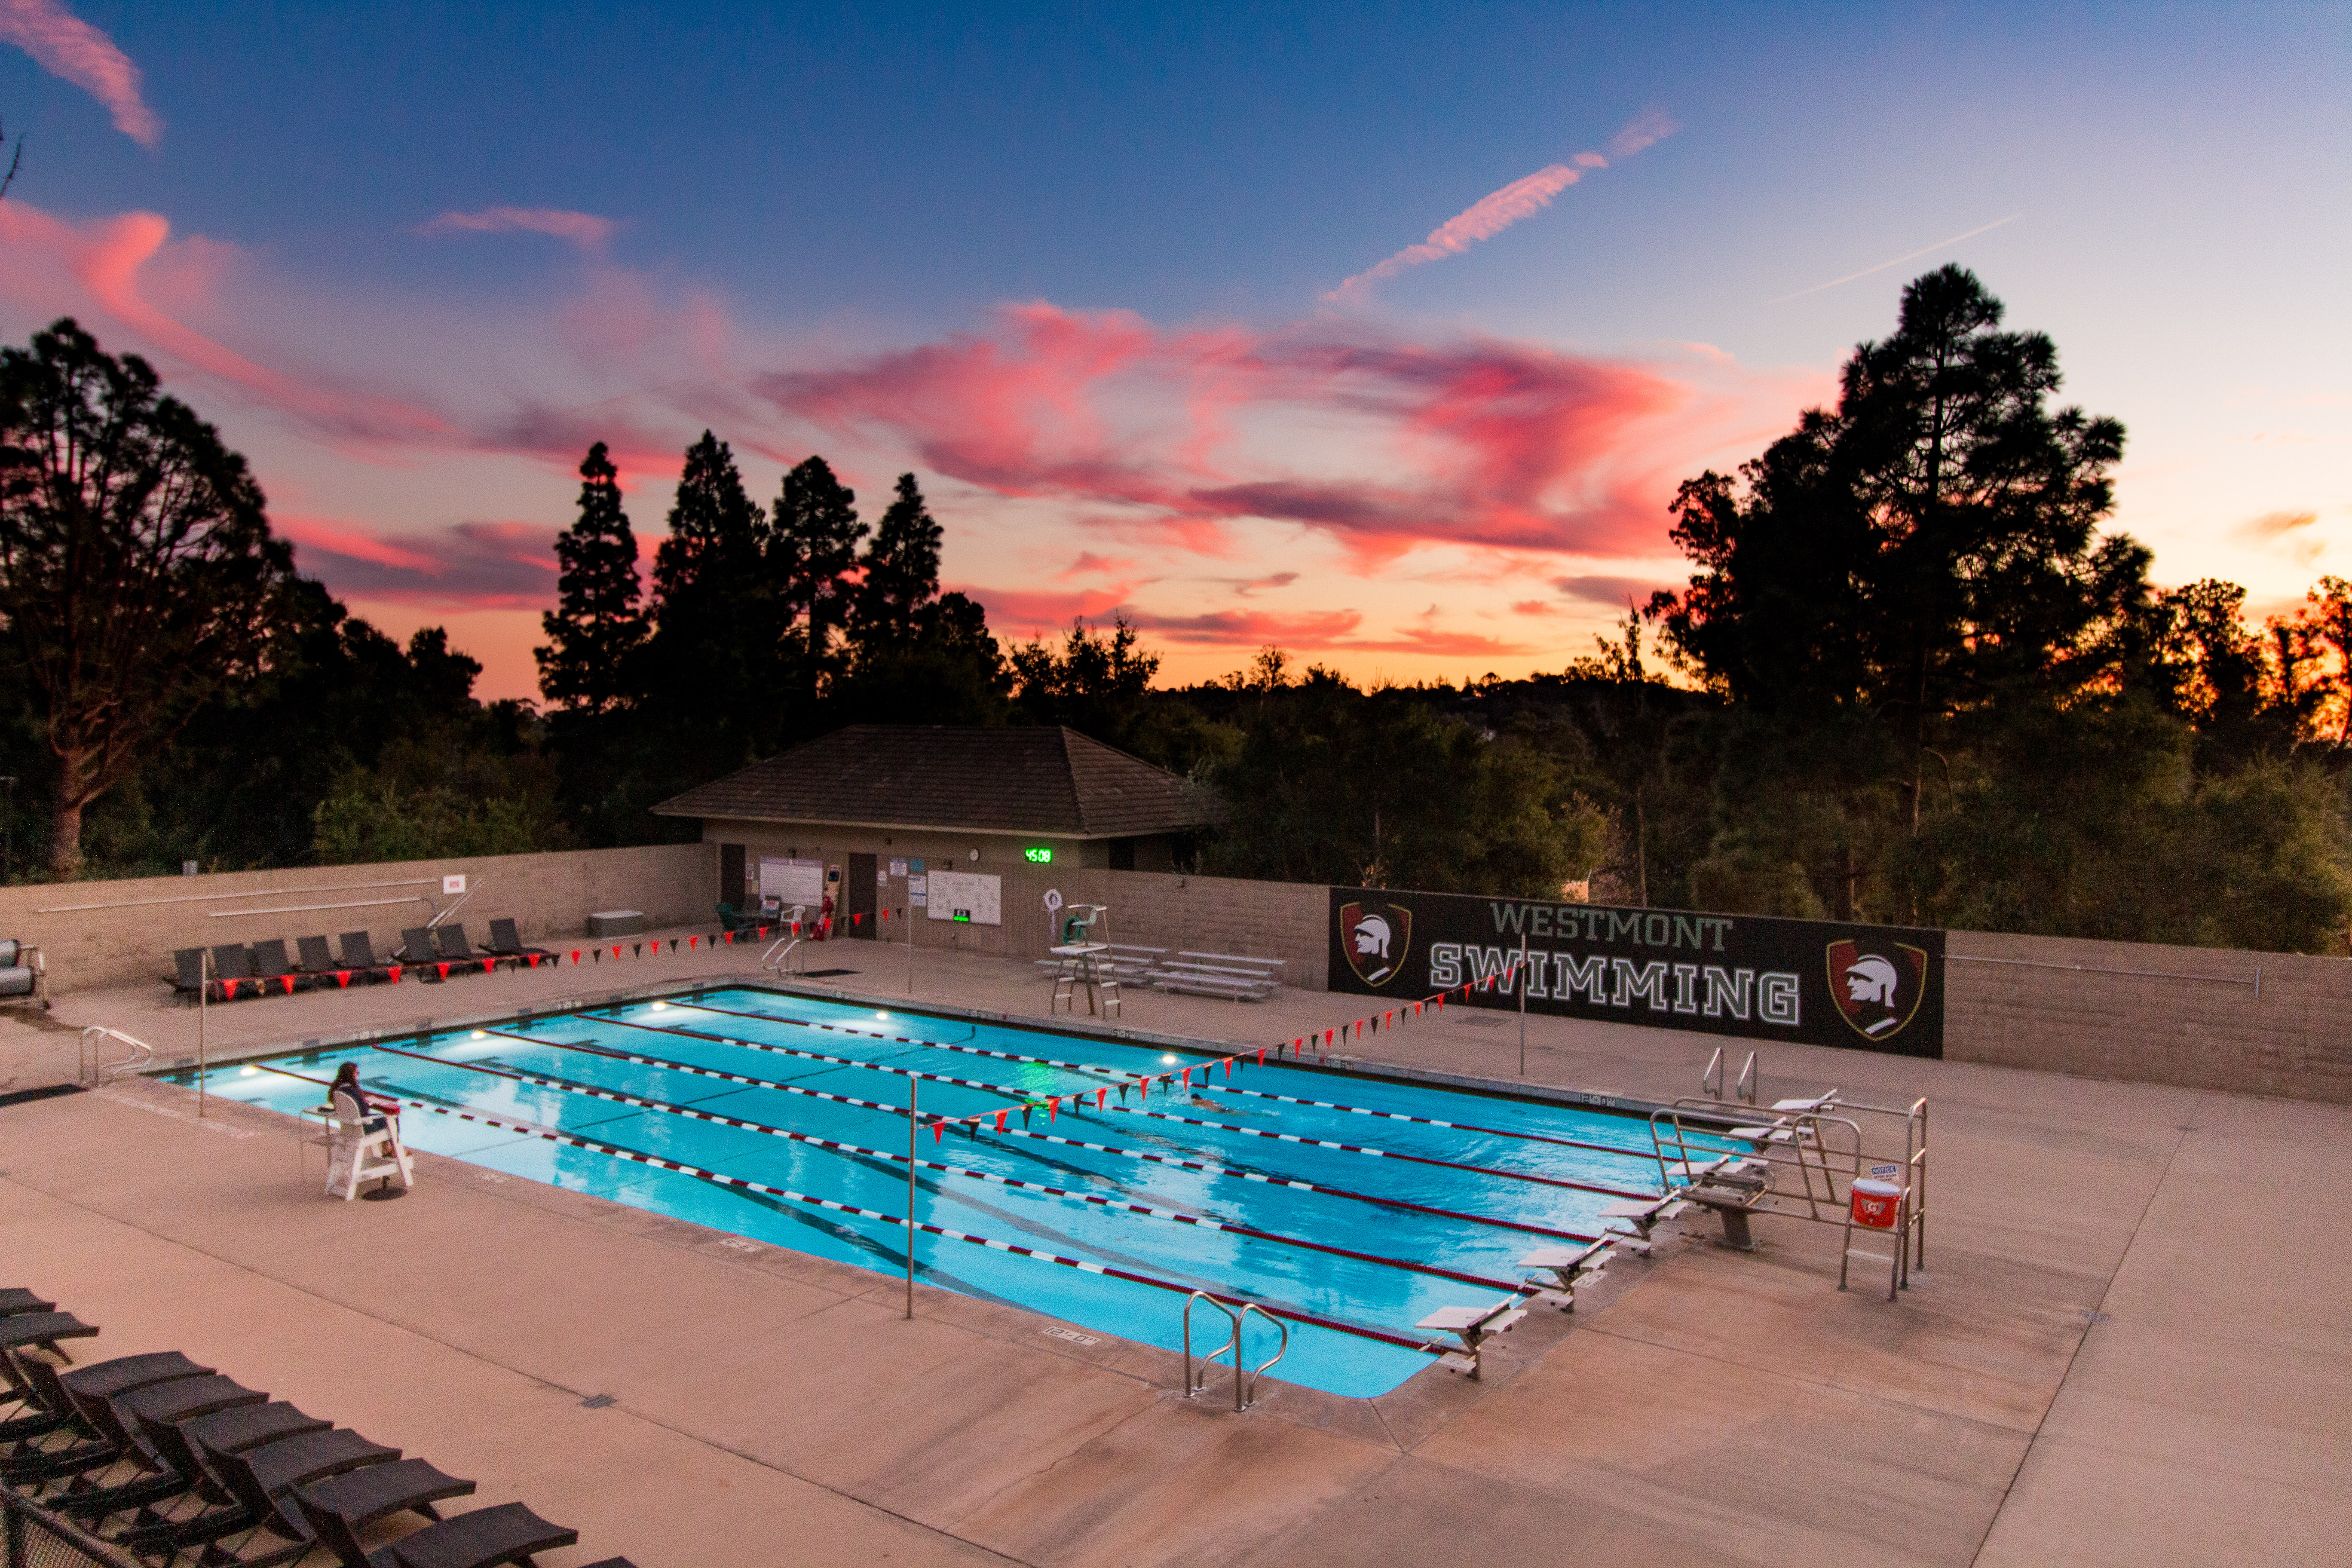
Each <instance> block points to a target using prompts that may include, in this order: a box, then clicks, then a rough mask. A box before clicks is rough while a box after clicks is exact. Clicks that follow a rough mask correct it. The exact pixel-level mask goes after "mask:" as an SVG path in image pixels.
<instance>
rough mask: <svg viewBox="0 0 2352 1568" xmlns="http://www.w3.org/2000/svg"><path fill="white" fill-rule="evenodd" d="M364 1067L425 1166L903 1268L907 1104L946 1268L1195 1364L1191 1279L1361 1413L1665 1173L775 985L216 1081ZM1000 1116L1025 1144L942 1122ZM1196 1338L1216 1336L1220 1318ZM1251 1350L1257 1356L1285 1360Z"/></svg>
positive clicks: (1144, 1055) (1260, 1339) (267, 1087)
mask: <svg viewBox="0 0 2352 1568" xmlns="http://www.w3.org/2000/svg"><path fill="white" fill-rule="evenodd" d="M985 1053H996V1054H985ZM814 1058H834V1059H814ZM1009 1058H1031V1059H1025V1060H1024V1059H1009ZM347 1059H348V1060H355V1061H357V1062H358V1064H359V1069H360V1079H361V1082H362V1084H363V1085H364V1086H365V1087H366V1088H367V1089H368V1090H369V1091H370V1092H371V1093H373V1094H376V1095H379V1096H383V1097H386V1098H398V1099H400V1100H404V1101H406V1102H408V1107H407V1109H406V1110H405V1113H404V1115H403V1117H402V1136H403V1137H404V1140H405V1141H406V1142H407V1143H408V1146H409V1147H410V1148H412V1149H422V1150H428V1151H430V1152H434V1153H436V1154H445V1155H448V1156H450V1157H453V1158H456V1159H459V1160H464V1161H467V1162H468V1163H472V1164H475V1165H478V1166H482V1167H484V1168H486V1169H488V1170H493V1171H498V1172H502V1173H507V1174H509V1175H513V1176H520V1177H524V1178H528V1179H530V1180H532V1181H538V1182H546V1183H550V1184H554V1185H557V1186H561V1187H567V1188H570V1189H572V1190H574V1191H578V1192H584V1193H590V1194H595V1195H597V1196H599V1197H604V1198H609V1199H612V1200H614V1202H618V1203H625V1204H629V1205H635V1207H638V1208H643V1209H648V1210H651V1211H653V1212H655V1213H658V1214H664V1215H674V1216H676V1217H677V1218H680V1219H686V1220H692V1221H694V1222H696V1223H698V1224H701V1225H707V1226H713V1227H716V1228H718V1229H721V1230H726V1231H730V1232H733V1233H734V1234H736V1235H738V1236H742V1237H750V1238H751V1239H754V1240H757V1241H761V1242H766V1243H770V1244H772V1245H774V1246H778V1247H791V1248H793V1249H794V1250H796V1251H800V1252H804V1253H809V1254H812V1255H814V1256H816V1257H821V1258H833V1259H835V1260H837V1261H839V1262H844V1263H852V1264H856V1265H859V1266H861V1267H864V1268H872V1269H876V1270H879V1271H882V1272H885V1273H898V1272H902V1271H903V1270H904V1268H905V1267H906V1256H907V1253H906V1248H907V1228H906V1225H905V1216H906V1213H907V1204H908V1186H907V1147H908V1119H907V1111H906V1106H907V1102H908V1093H909V1090H910V1089H912V1090H913V1091H914V1093H915V1094H916V1095H917V1097H918V1100H919V1121H921V1122H922V1123H923V1124H924V1125H922V1126H921V1129H920V1131H919V1134H918V1144H919V1147H918V1150H917V1155H916V1157H917V1159H918V1160H919V1162H922V1164H921V1165H920V1167H919V1169H918V1171H917V1174H916V1196H915V1219H916V1221H917V1223H918V1225H919V1226H935V1227H938V1230H937V1231H931V1230H919V1232H918V1234H917V1236H916V1238H915V1271H916V1275H917V1277H918V1278H919V1279H922V1280H923V1281H924V1282H925V1283H927V1284H929V1285H933V1286H937V1287H939V1288H940V1289H948V1290H955V1291H959V1292H961V1293H962V1294H964V1295H967V1296H973V1297H979V1298H982V1299H984V1300H995V1301H1003V1302H1006V1303H1009V1304H1013V1305H1017V1306H1021V1307H1024V1308H1028V1309H1030V1310H1034V1311H1038V1312H1042V1313H1046V1314H1049V1315H1051V1316H1053V1317H1055V1318H1058V1319H1060V1320H1062V1321H1065V1322H1068V1323H1073V1324H1076V1325H1079V1326H1080V1327H1083V1328H1087V1329H1092V1330H1096V1331H1100V1332H1102V1333H1106V1334H1118V1335H1121V1336H1123V1337H1125V1338H1128V1339H1132V1340H1139V1341H1142V1342H1147V1343H1150V1344H1155V1345H1160V1346H1163V1347H1166V1348H1168V1349H1171V1350H1173V1349H1176V1348H1178V1347H1179V1346H1180V1344H1181V1332H1180V1318H1181V1312H1182V1310H1183V1306H1184V1302H1185V1300H1186V1294H1187V1292H1188V1291H1190V1290H1192V1289H1204V1290H1208V1291H1211V1292H1213V1293H1216V1294H1220V1295H1224V1296H1228V1297H1236V1298H1244V1299H1247V1300H1253V1301H1257V1302H1261V1303H1263V1304H1264V1305H1265V1306H1266V1307H1268V1308H1269V1309H1271V1310H1275V1311H1276V1312H1278V1313H1280V1314H1281V1315H1283V1316H1284V1317H1285V1318H1286V1320H1287V1321H1288V1327H1289V1331H1290V1343H1289V1349H1288V1352H1287V1353H1286V1355H1285V1357H1284V1359H1283V1361H1282V1363H1281V1365H1280V1367H1279V1368H1278V1369H1277V1370H1276V1373H1272V1374H1270V1375H1274V1376H1278V1377H1280V1378H1282V1379H1284V1380H1286V1381H1289V1382H1293V1383H1298V1384H1306V1385H1307V1386H1310V1387H1314V1388H1319V1389H1324V1390H1327V1391H1328V1392H1331V1393H1335V1394H1350V1395H1357V1396H1369V1395H1372V1394H1383V1393H1386V1392H1388V1391H1389V1390H1390V1389H1392V1388H1394V1387H1396V1386H1397V1385H1398V1384H1401V1383H1402V1382H1403V1381H1404V1380H1405V1379H1406V1378H1408V1377H1410V1376H1412V1374H1413V1373H1415V1372H1418V1371H1420V1370H1421V1369H1422V1368H1423V1367H1424V1366H1426V1365H1428V1364H1429V1361H1430V1356H1429V1354H1428V1353H1427V1352H1423V1351H1421V1350H1418V1349H1415V1348H1412V1346H1414V1345H1417V1344H1418V1343H1419V1342H1421V1341H1422V1340H1423V1339H1424V1338H1426V1337H1427V1336H1425V1335H1423V1334H1419V1333H1417V1332H1416V1331H1414V1329H1413V1324H1414V1323H1415V1322H1416V1321H1419V1320H1420V1319H1422V1318H1423V1317H1425V1316H1426V1315H1427V1314H1428V1313H1430V1312H1431V1311H1433V1310H1435V1309H1437V1308H1439V1307H1444V1306H1470V1305H1479V1304H1484V1303H1488V1302H1492V1301H1494V1300H1496V1299H1497V1298H1498V1297H1499V1296H1501V1295H1502V1294H1504V1293H1505V1291H1506V1290H1507V1289H1510V1288H1512V1287H1514V1286H1516V1285H1517V1283H1518V1282H1519V1281H1520V1280H1521V1279H1525V1278H1526V1277H1527V1275H1528V1272H1529V1271H1528V1269H1526V1268H1521V1267H1520V1266H1519V1264H1518V1261H1517V1260H1518V1259H1519V1258H1521V1257H1523V1256H1524V1255H1525V1254H1526V1253H1528V1251H1530V1250H1531V1249H1533V1248H1535V1247H1557V1246H1565V1245H1570V1242H1569V1240H1568V1239H1567V1238H1568V1237H1591V1236H1595V1235H1598V1234H1599V1233H1600V1232H1601V1230H1602V1228H1603V1221H1602V1218H1601V1210H1602V1209H1603V1208H1604V1207H1605V1206H1607V1205H1609V1204H1612V1203H1614V1202H1618V1201H1620V1200H1621V1199H1622V1198H1624V1197H1627V1196H1639V1195H1647V1194H1651V1193H1653V1192H1654V1191H1655V1190H1656V1184H1657V1165H1656V1163H1655V1162H1654V1159H1653V1158H1652V1157H1651V1154H1650V1136H1649V1131H1648V1128H1647V1125H1646V1124H1645V1123H1644V1122H1643V1121H1639V1120H1637V1119H1634V1118H1631V1117H1625V1116H1616V1115H1611V1114H1608V1113H1605V1112H1600V1111H1586V1110H1574V1109H1571V1108H1569V1107H1565V1106H1559V1105H1553V1104H1548V1103H1544V1102H1541V1101H1537V1100H1517V1099H1510V1098H1505V1097H1497V1096H1490V1095H1481V1094H1471V1093H1466V1092H1456V1091H1449V1090H1445V1089H1434V1088H1425V1087H1422V1086H1418V1085H1404V1084H1396V1083H1386V1082H1381V1081H1377V1080H1367V1079H1360V1078H1355V1077H1341V1076H1339V1075H1337V1074H1332V1073H1325V1072H1318V1071H1315V1070H1312V1069H1308V1068H1298V1067H1287V1066H1282V1065H1278V1064H1277V1063H1276V1062H1275V1061H1274V1060H1272V1059H1271V1058H1269V1059H1268V1061H1267V1062H1266V1063H1265V1065H1263V1066H1259V1065H1255V1063H1252V1064H1250V1065H1246V1066H1244V1068H1241V1069H1240V1070H1238V1071H1237V1072H1235V1073H1234V1074H1232V1075H1231V1076H1230V1077H1228V1075H1227V1074H1225V1073H1224V1072H1223V1071H1222V1070H1215V1069H1213V1070H1212V1071H1211V1072H1210V1073H1209V1074H1208V1075H1207V1081H1206V1084H1205V1086H1204V1087H1199V1088H1194V1089H1182V1088H1178V1089H1173V1090H1166V1089H1162V1088H1161V1087H1160V1086H1158V1085H1155V1086H1153V1088H1152V1089H1151V1092H1150V1095H1149V1096H1148V1097H1142V1096H1139V1095H1137V1094H1134V1093H1131V1092H1130V1093H1127V1094H1124V1095H1122V1094H1121V1093H1120V1092H1119V1086H1120V1085H1122V1084H1126V1085H1128V1086H1129V1088H1130V1089H1131V1088H1132V1087H1133V1085H1132V1079H1134V1078H1135V1077H1136V1076H1138V1075H1143V1074H1150V1073H1159V1072H1165V1071H1169V1070H1171V1068H1181V1067H1185V1066H1191V1065H1194V1064H1196V1063H1199V1062H1202V1061H1204V1060H1206V1059H1208V1058H1206V1057H1205V1056H1202V1055H1187V1054H1185V1053H1182V1052H1176V1051H1164V1050H1161V1049H1159V1048H1156V1047H1146V1046H1140V1045H1134V1044H1125V1043H1120V1042H1117V1041H1108V1040H1097V1039H1092V1038H1083V1037H1070V1036H1066V1035H1055V1034H1045V1033H1039V1032H1034V1031H1030V1030H1024V1029H1019V1028H1012V1027H1003V1026H991V1025H982V1024H974V1023H971V1022H969V1021H966V1020H963V1019H956V1018H942V1017H935V1016H927V1015H923V1014H918V1013H906V1012H898V1011H895V1010H893V1011H887V1012H884V1011H877V1010H876V1009H873V1008H862V1007H856V1006H852V1005H845V1004H838V1003H829V1002H824V1001H817V1000H814V999H810V998H805V997H799V996H788V995H783V994H777V993H773V992H768V991H762V990H757V989H751V988H743V989H730V990H722V991H711V992H706V993H703V994H700V995H699V996H691V997H690V996H685V995H681V996H676V997H671V998H667V999H665V1000H649V1001H643V1002H636V1003H631V1004H627V1005H615V1006H613V1007H605V1008H597V1009H594V1010H593V1011H590V1012H584V1013H574V1014H564V1015H559V1016H547V1017H540V1018H533V1019H528V1020H525V1021H522V1022H520V1023H515V1024H509V1025H502V1026H497V1027H495V1028H485V1029H479V1030H472V1029H468V1030H458V1031H452V1032H446V1033H441V1034H436V1035H432V1036H429V1037H409V1038H403V1039H396V1040H391V1041H386V1042H383V1043H381V1044H378V1045H374V1046H356V1047H347V1048H342V1049H335V1050H322V1051H311V1052H307V1053H303V1054H301V1055H300V1056H299V1057H294V1056H289V1057H280V1058H271V1059H269V1060H268V1061H265V1062H259V1063H253V1064H247V1065H245V1066H242V1067H236V1068H220V1069H215V1071H214V1073H213V1074H212V1077H211V1080H210V1082H211V1090H212V1092H213V1093H215V1094H221V1095H226V1096H228V1097H231V1098H234V1099H237V1100H244V1101H247V1102H248V1103H252V1104H256V1105H262V1106H267V1107H270V1108H272V1109H275V1110H285V1111H289V1112H290V1111H293V1110H299V1109H300V1108H304V1107H308V1106H311V1105H315V1104H317V1103H319V1102H320V1100H321V1099H322V1098H323V1092H324V1091H323V1085H324V1084H325V1082H326V1080H327V1079H331V1077H333V1075H334V1072H335V1069H336V1068H338V1067H339V1066H340V1065H341V1063H342V1062H343V1061H345V1060H347ZM1050 1064H1061V1065H1050ZM917 1074H919V1075H924V1076H921V1077H919V1078H918V1077H915V1076H912V1075H917ZM179 1077H180V1080H181V1081H188V1080H189V1077H190V1075H186V1074H182V1075H179ZM945 1079H957V1080H962V1081H942V1080H945ZM1194 1079H1195V1081H1196V1083H1199V1082H1201V1080H1202V1074H1199V1073H1196V1074H1195V1075H1194ZM746 1080H751V1081H746ZM1104 1089H1108V1090H1110V1092H1109V1093H1108V1095H1104V1096H1102V1097H1101V1098H1102V1099H1103V1100H1104V1103H1102V1104H1101V1105H1100V1106H1099V1107H1097V1104H1096V1103H1095V1100H1096V1097H1097V1095H1098V1093H1099V1092H1100V1091H1102V1090H1104ZM1081 1093H1083V1094H1084V1095H1085V1096H1087V1100H1086V1103H1085V1105H1084V1107H1083V1109H1077V1110H1074V1109H1073V1102H1072V1101H1071V1100H1064V1101H1063V1102H1062V1104H1061V1107H1060V1109H1059V1110H1058V1113H1052V1114H1049V1112H1048V1110H1047V1109H1046V1108H1045V1105H1044V1104H1043V1100H1045V1097H1048V1096H1076V1095H1079V1094H1081ZM1277 1096H1286V1097H1289V1098H1288V1099H1287V1100H1285V1099H1278V1098H1275V1097H1277ZM1297 1100H1317V1101H1325V1102H1329V1103H1327V1104H1324V1105H1307V1104H1298V1103H1293V1101H1297ZM1024 1101H1028V1102H1031V1103H1032V1104H1033V1106H1034V1108H1033V1109H1032V1110H1030V1111H1029V1112H1028V1114H1026V1115H1025V1116H1024V1113H1023V1110H1022V1109H1021V1107H1022V1105H1023V1103H1024ZM999 1110H1003V1111H1005V1112H1007V1115H1006V1121H1005V1128H1004V1130H1003V1131H1002V1132H1000V1131H998V1130H997V1129H996V1127H995V1125H994V1123H993V1121H986V1122H983V1123H982V1124H981V1125H980V1126H979V1127H978V1128H977V1129H975V1128H973V1127H972V1126H971V1124H970V1123H967V1124H965V1125H964V1126H961V1127H955V1128H951V1129H948V1130H945V1131H943V1133H942V1132H935V1131H934V1130H933V1128H932V1127H931V1126H930V1125H929V1122H930V1121H931V1120H932V1119H934V1118H938V1117H971V1116H973V1115H975V1114H976V1113H981V1112H993V1111H999ZM461 1118H462V1119H461ZM1407 1118H1422V1119H1426V1120H1423V1121H1413V1120H1407ZM485 1119H487V1120H485ZM1429 1121H1439V1122H1451V1123H1456V1124H1457V1125H1453V1126H1440V1125H1430V1124H1428V1123H1429ZM551 1134H552V1135H553V1136H550V1135H551ZM788 1134H791V1135H797V1136H788ZM649 1161H660V1162H667V1163H668V1166H681V1167H685V1168H684V1169H674V1168H667V1166H665V1165H663V1164H656V1163H648V1162H649ZM940 1167H946V1168H944V1169H942V1168H940ZM940 1232H945V1233H948V1234H940ZM1074 1265H1076V1266H1074ZM1193 1333H1194V1336H1195V1338H1194V1346H1195V1349H1196V1352H1197V1351H1199V1350H1202V1349H1205V1348H1207V1347H1208V1346H1211V1345H1214V1344H1215V1343H1217V1342H1219V1341H1221V1340H1222V1339H1223V1337H1224V1333H1225V1319H1224V1317H1223V1314H1221V1313H1217V1312H1213V1311H1209V1310H1206V1309H1205V1308H1202V1309H1201V1310H1196V1311H1195V1313H1194V1321H1193ZM1250 1333H1251V1339H1250V1343H1249V1346H1248V1352H1249V1355H1250V1359H1251V1361H1252V1362H1253V1363H1255V1362H1262V1361H1264V1360H1265V1358H1266V1357H1267V1356H1269V1355H1271V1354H1273V1353H1274V1345H1275V1333H1274V1331H1271V1330H1269V1329H1267V1328H1266V1327H1265V1325H1264V1324H1263V1323H1262V1322H1259V1321H1255V1320H1253V1321H1252V1325H1251V1330H1250Z"/></svg>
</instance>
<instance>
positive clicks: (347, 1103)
mask: <svg viewBox="0 0 2352 1568" xmlns="http://www.w3.org/2000/svg"><path fill="white" fill-rule="evenodd" d="M332 1103H333V1105H334V1108H335V1111H334V1116H333V1117H332V1119H331V1120H332V1122H333V1126H332V1128H331V1135H330V1141H329V1143H328V1147H327V1195H328V1196H329V1197H331V1198H338V1197H339V1198H341V1199H342V1200H343V1201H344V1202H345V1203H349V1202H351V1201H352V1199H353V1198H355V1197H357V1196H358V1195H359V1190H360V1184H361V1183H362V1182H369V1181H373V1180H375V1179H376V1178H377V1177H379V1176H398V1177H399V1178H400V1184H401V1186H402V1187H403V1188H407V1187H413V1186H415V1184H416V1181H415V1173H414V1167H413V1166H412V1164H411V1163H410V1161H409V1158H408V1151H407V1150H406V1149H404V1148H403V1147H402V1146H401V1142H400V1119H399V1118H398V1117H396V1116H390V1115H386V1114H385V1113H383V1112H382V1111H367V1110H362V1108H361V1106H360V1103H359V1101H357V1100H353V1099H352V1097H351V1095H350V1094H349V1093H348V1092H346V1091H344V1090H342V1089H337V1090H336V1091H335V1093H334V1097H333V1100H332ZM372 1116H373V1117H374V1118H375V1119H377V1120H379V1121H382V1122H383V1126H381V1127H379V1128H377V1129H375V1130H374V1131H369V1130H368V1126H367V1123H368V1121H369V1118H370V1117H372ZM371 1156H373V1157H374V1158H373V1163H371Z"/></svg>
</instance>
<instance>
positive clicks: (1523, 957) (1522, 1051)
mask: <svg viewBox="0 0 2352 1568" xmlns="http://www.w3.org/2000/svg"><path fill="white" fill-rule="evenodd" d="M1519 1076H1520V1077H1521V1078H1525V1077H1527V1076H1528V938H1527V933H1526V932H1525V931H1521V932H1520V933H1519Z"/></svg>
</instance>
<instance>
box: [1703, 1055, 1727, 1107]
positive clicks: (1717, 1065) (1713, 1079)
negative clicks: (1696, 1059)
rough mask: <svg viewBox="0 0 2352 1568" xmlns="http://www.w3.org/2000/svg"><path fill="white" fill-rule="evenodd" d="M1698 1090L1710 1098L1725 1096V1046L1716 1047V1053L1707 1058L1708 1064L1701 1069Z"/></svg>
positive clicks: (1715, 1098)
mask: <svg viewBox="0 0 2352 1568" xmlns="http://www.w3.org/2000/svg"><path fill="white" fill-rule="evenodd" d="M1698 1091H1699V1092H1700V1093H1701V1094H1703V1095H1706V1097H1707V1098H1708V1099H1710V1100H1721V1099H1722V1098H1723V1047H1721V1046H1717V1047H1715V1055H1713V1056H1711V1057H1709V1058H1706V1067H1704V1068H1700V1069H1699V1075H1698Z"/></svg>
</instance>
